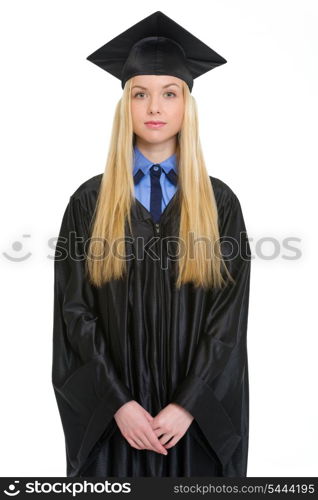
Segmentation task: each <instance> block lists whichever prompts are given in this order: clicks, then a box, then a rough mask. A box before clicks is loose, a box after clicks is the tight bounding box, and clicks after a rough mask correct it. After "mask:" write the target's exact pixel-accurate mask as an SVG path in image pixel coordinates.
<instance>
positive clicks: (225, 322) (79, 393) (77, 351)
mask: <svg viewBox="0 0 318 500" xmlns="http://www.w3.org/2000/svg"><path fill="white" fill-rule="evenodd" d="M101 179H102V174H99V175H97V176H95V177H93V178H91V179H89V180H87V181H86V182H84V183H83V184H82V185H81V186H80V187H79V188H78V189H77V190H76V191H75V192H74V193H73V194H72V196H71V197H70V199H69V203H68V205H67V207H66V210H65V213H64V216H63V220H62V225H61V228H60V234H59V240H58V244H57V247H56V252H55V261H54V327H53V364H52V383H53V387H54V393H55V396H56V400H57V404H58V410H59V413H60V417H61V421H62V425H63V431H64V436H65V445H66V464H67V470H66V473H67V476H69V477H74V476H79V477H80V476H83V477H93V476H104V477H147V476H153V477H160V476H161V477H164V476H166V477H167V476H171V477H192V476H210V477H216V476H220V477H227V476H230V477H231V476H232V477H245V476H246V470H247V456H248V432H249V389H248V363H247V342H246V340H247V320H248V301H249V283H250V247H249V243H248V240H247V239H246V233H245V238H243V239H241V240H240V239H239V235H240V233H241V232H243V233H244V232H245V231H246V229H245V224H244V219H243V215H242V210H241V206H240V202H239V200H238V198H237V196H236V195H235V193H234V192H233V191H232V190H231V188H230V187H229V186H228V185H227V184H226V183H224V182H223V181H221V180H220V179H217V178H215V177H211V176H210V180H211V181H212V186H213V189H214V194H215V197H216V202H217V206H218V213H219V230H220V235H221V237H222V239H223V237H231V238H234V240H233V242H234V243H233V244H234V246H235V241H236V242H239V243H240V252H236V257H235V258H234V259H232V260H227V266H228V269H229V271H230V272H231V274H232V276H233V277H234V278H235V279H236V284H235V285H234V286H233V285H229V286H227V287H226V288H225V289H223V290H220V289H218V290H216V289H214V290H212V289H211V290H209V291H204V290H203V288H200V287H198V288H195V287H194V285H193V284H191V283H188V284H186V285H183V286H182V287H181V289H180V290H177V289H175V288H174V280H175V277H176V262H175V260H173V259H171V258H170V259H167V258H166V256H167V251H168V249H167V248H166V245H165V241H166V240H163V238H164V237H166V236H170V237H171V236H172V235H178V223H179V217H180V212H179V207H178V204H177V194H178V191H177V192H176V194H175V195H174V196H173V198H172V199H171V200H170V202H169V204H168V205H167V206H166V208H165V210H164V212H163V213H162V215H161V219H160V225H159V236H160V238H159V239H157V242H156V243H155V244H154V245H152V246H151V248H150V247H149V249H148V252H145V253H144V256H143V260H141V259H140V256H139V260H137V259H135V258H130V260H128V261H126V264H127V269H128V271H127V275H126V276H125V277H124V278H123V279H120V280H113V281H112V282H109V283H106V284H105V285H104V286H103V287H101V288H100V289H97V288H95V287H92V286H91V285H89V284H88V281H87V279H86V277H85V276H84V260H83V259H82V260H80V259H79V258H77V259H75V256H76V255H77V256H78V255H82V256H83V255H84V243H83V242H85V241H86V240H87V239H88V238H89V234H90V233H89V231H90V227H91V226H90V223H91V220H92V215H93V210H94V207H95V204H96V198H97V194H98V190H99V187H100V183H101ZM131 213H132V229H133V236H134V237H136V236H143V238H144V240H145V241H149V240H150V239H152V238H154V237H155V236H157V235H158V233H157V230H156V226H155V223H154V221H153V219H152V217H151V214H150V212H149V211H148V210H147V209H146V208H145V207H144V206H143V205H142V204H141V202H139V201H138V200H137V199H136V202H135V203H134V204H133V206H132V211H131ZM72 232H73V236H74V235H76V236H77V237H78V241H79V244H78V245H77V249H75V246H76V245H75V239H72V237H71V234H72ZM126 234H127V235H128V225H127V223H126ZM80 237H83V238H82V240H81V238H80ZM160 240H161V243H163V244H161V245H160ZM82 241H83V242H82ZM152 241H154V240H152ZM68 244H69V246H68ZM149 245H150V243H149ZM87 248H88V247H86V251H87ZM229 248H230V247H229V246H228V245H223V246H222V253H223V256H224V257H225V258H226V256H227V255H228V253H229ZM68 249H69V252H68V251H67V250H68ZM159 249H160V250H159ZM126 251H127V252H128V253H129V254H130V255H133V256H134V255H135V253H136V240H135V239H132V238H131V241H129V242H127V243H126ZM175 251H176V249H175ZM169 252H170V256H171V252H173V251H172V250H171V240H170V249H169ZM61 255H62V256H63V258H62V259H61ZM72 256H74V258H73V257H72ZM156 256H158V257H159V258H160V259H161V261H160V259H159V260H156ZM132 399H134V400H136V401H137V402H138V403H139V404H141V405H142V406H143V407H144V408H145V409H146V410H147V411H149V412H150V413H151V415H153V416H155V415H156V414H157V413H158V412H159V411H160V410H161V409H162V408H163V407H165V406H166V405H167V404H168V403H170V402H175V403H178V404H180V405H181V406H183V407H184V408H185V409H187V410H188V411H189V412H190V413H191V414H192V415H193V417H194V420H193V421H192V423H191V425H190V426H189V428H188V429H187V432H186V433H185V434H184V436H183V437H182V438H181V439H180V440H179V442H178V443H177V444H176V445H175V446H174V447H172V448H170V449H168V455H166V456H165V455H162V454H159V453H157V452H155V451H150V450H138V449H135V448H133V447H132V446H130V444H129V443H128V442H127V441H126V439H125V438H124V437H123V436H122V434H121V432H120V430H119V427H118V426H117V424H116V421H115V419H114V418H113V415H114V413H115V412H116V411H117V410H118V409H119V408H120V407H121V406H122V405H123V404H124V403H126V402H128V401H130V400H132Z"/></svg>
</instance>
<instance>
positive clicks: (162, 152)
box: [135, 136, 177, 163]
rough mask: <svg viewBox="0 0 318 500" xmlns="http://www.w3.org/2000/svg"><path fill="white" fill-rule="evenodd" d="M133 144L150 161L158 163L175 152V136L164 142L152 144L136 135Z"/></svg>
mask: <svg viewBox="0 0 318 500" xmlns="http://www.w3.org/2000/svg"><path fill="white" fill-rule="evenodd" d="M135 145H136V146H137V148H138V149H139V151H140V152H141V153H142V154H143V155H144V156H146V158H148V159H149V160H150V161H152V162H153V163H160V162H162V161H164V160H166V159H167V158H169V157H170V156H172V155H173V154H175V153H176V150H177V138H176V136H174V137H172V138H171V139H169V140H167V141H165V142H160V143H156V144H154V143H151V142H147V141H145V140H143V139H141V138H140V137H137V136H136V143H135Z"/></svg>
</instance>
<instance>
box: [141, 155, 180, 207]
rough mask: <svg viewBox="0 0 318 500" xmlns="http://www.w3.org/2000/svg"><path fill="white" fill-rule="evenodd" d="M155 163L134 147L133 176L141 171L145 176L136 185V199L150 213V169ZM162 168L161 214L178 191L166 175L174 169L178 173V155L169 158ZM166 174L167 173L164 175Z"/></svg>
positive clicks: (162, 164)
mask: <svg viewBox="0 0 318 500" xmlns="http://www.w3.org/2000/svg"><path fill="white" fill-rule="evenodd" d="M153 164H154V163H153V162H152V161H150V160H148V158H146V157H145V156H144V155H143V154H142V153H141V151H140V150H139V149H138V148H137V146H134V167H133V176H134V175H135V174H136V173H137V172H138V170H139V169H141V170H142V171H143V173H144V174H145V175H144V176H143V177H142V178H141V179H140V180H139V182H138V183H137V184H136V183H135V197H136V198H137V199H138V200H139V201H140V202H141V203H142V204H143V205H144V206H145V207H146V209H147V210H148V211H150V191H151V179H150V172H149V170H150V168H151V167H152V165H153ZM160 166H161V167H162V169H163V172H162V173H161V176H160V185H161V190H162V202H161V212H163V210H164V209H165V207H166V205H167V204H168V203H169V201H170V200H171V198H172V197H173V195H174V194H175V192H176V190H177V189H178V187H177V186H175V185H174V184H173V183H172V182H171V181H170V180H169V179H168V177H167V176H166V175H165V173H168V172H169V171H170V170H171V169H172V168H173V170H174V171H175V172H176V174H177V173H178V170H177V158H176V154H173V155H172V156H169V158H167V159H166V160H164V161H162V162H161V163H160ZM164 172H165V173H164Z"/></svg>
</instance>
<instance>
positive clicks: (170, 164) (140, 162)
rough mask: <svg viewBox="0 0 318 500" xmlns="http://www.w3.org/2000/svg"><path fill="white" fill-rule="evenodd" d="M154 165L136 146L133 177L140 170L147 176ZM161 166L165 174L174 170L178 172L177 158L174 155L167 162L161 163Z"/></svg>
mask: <svg viewBox="0 0 318 500" xmlns="http://www.w3.org/2000/svg"><path fill="white" fill-rule="evenodd" d="M153 164H154V163H153V162H152V161H150V160H148V158H146V157H145V156H144V155H143V154H142V152H141V151H140V150H139V149H138V148H137V146H134V166H133V176H134V175H135V174H136V173H137V172H138V170H139V169H141V170H142V172H143V173H144V174H145V175H146V174H147V173H148V172H149V169H150V167H151V166H152V165H153ZM160 166H161V167H162V169H163V170H164V172H165V173H168V172H169V171H170V170H171V169H172V168H173V170H174V171H175V172H176V174H177V173H178V171H177V156H176V154H175V153H174V154H173V155H171V156H169V158H167V159H166V160H164V161H162V162H160Z"/></svg>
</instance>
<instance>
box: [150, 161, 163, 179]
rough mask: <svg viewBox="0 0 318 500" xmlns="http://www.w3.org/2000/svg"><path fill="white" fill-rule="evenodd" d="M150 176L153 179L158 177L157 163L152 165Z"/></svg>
mask: <svg viewBox="0 0 318 500" xmlns="http://www.w3.org/2000/svg"><path fill="white" fill-rule="evenodd" d="M150 174H151V175H152V176H154V177H160V175H161V167H160V165H159V163H155V164H154V165H152V167H151V168H150Z"/></svg>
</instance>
